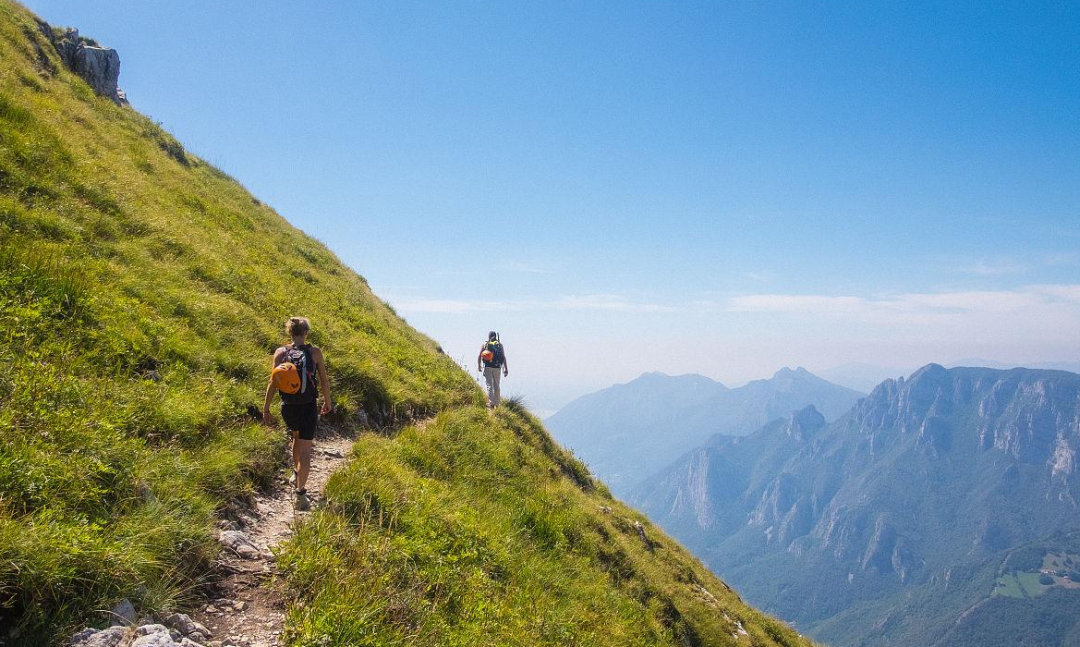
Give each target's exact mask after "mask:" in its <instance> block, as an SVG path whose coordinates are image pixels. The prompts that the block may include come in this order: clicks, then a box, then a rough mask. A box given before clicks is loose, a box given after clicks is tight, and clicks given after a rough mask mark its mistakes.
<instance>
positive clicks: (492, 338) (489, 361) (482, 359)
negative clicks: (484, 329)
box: [476, 330, 510, 409]
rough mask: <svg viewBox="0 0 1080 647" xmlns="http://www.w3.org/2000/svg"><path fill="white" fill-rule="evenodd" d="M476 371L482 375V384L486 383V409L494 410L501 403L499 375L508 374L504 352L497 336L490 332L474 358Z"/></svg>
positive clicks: (495, 333)
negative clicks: (477, 355)
mask: <svg viewBox="0 0 1080 647" xmlns="http://www.w3.org/2000/svg"><path fill="white" fill-rule="evenodd" d="M476 370H478V371H480V372H481V373H483V374H484V382H486V383H487V395H488V408H489V409H494V408H495V407H497V406H499V402H501V401H502V394H501V393H500V392H499V379H500V376H499V374H500V373H502V377H506V376H507V375H509V374H510V370H509V367H508V365H507V363H506V350H505V349H504V348H503V345H502V342H501V341H499V334H498V333H497V332H495V331H494V330H492V331H491V332H489V333H488V340H487V341H486V342H484V345H483V346H481V347H480V355H479V357H477V358H476Z"/></svg>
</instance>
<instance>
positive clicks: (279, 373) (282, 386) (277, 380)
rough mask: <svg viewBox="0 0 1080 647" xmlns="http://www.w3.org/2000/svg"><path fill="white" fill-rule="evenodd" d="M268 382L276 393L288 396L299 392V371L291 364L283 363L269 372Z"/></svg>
mask: <svg viewBox="0 0 1080 647" xmlns="http://www.w3.org/2000/svg"><path fill="white" fill-rule="evenodd" d="M270 381H271V382H273V384H274V386H275V387H276V388H277V390H278V391H281V392H282V393H288V394H290V395H292V394H296V393H299V392H300V386H301V385H300V371H298V370H297V369H296V365H295V364H293V363H292V362H283V363H281V364H278V365H277V366H275V367H274V370H273V371H271V372H270Z"/></svg>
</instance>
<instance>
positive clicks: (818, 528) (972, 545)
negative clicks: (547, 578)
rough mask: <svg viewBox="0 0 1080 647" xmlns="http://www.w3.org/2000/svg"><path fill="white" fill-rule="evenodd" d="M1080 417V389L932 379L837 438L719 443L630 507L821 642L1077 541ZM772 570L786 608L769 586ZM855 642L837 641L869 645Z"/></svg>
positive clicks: (888, 387)
mask: <svg viewBox="0 0 1080 647" xmlns="http://www.w3.org/2000/svg"><path fill="white" fill-rule="evenodd" d="M1078 411H1080V375H1076V374H1073V373H1068V372H1064V371H1053V370H1038V369H1011V370H1008V371H998V370H993V369H982V368H953V369H945V368H944V367H942V366H940V365H937V364H930V365H927V366H925V367H923V368H921V369H919V370H918V371H916V372H915V373H913V374H912V375H911V376H910V377H909V378H906V379H904V378H901V379H896V380H886V381H884V382H882V383H881V384H880V385H878V386H877V387H876V388H875V389H874V390H873V391H872V392H871V393H870V395H868V396H867V397H866V398H864V399H863V400H861V401H859V402H858V403H857V404H856V405H855V406H854V407H853V408H852V410H851V411H850V412H849V413H848V414H846V415H845V416H843V417H841V418H840V419H838V420H836V421H833V422H831V423H828V424H823V419H822V418H821V417H820V414H816V412H809V411H807V410H804V411H802V412H800V413H799V414H796V415H794V416H789V418H788V419H786V420H783V421H777V422H774V423H771V424H770V425H767V426H765V427H763V428H762V429H761V430H759V431H757V432H755V433H754V434H751V435H749V436H745V437H730V436H716V437H714V438H713V439H711V440H710V442H709V443H708V444H706V445H704V446H702V447H699V448H698V449H696V450H694V451H692V452H691V453H690V454H688V455H687V456H685V457H684V458H683V459H681V460H680V462H679V463H678V464H676V465H673V466H671V467H670V468H669V469H668V470H666V471H665V472H664V473H662V474H661V475H660V477H659V478H658V479H657V480H656V481H654V482H653V483H651V484H648V485H644V486H641V487H639V488H638V489H636V490H635V491H634V492H633V494H632V496H631V497H630V501H631V503H633V504H635V505H637V506H638V507H639V508H640V509H642V510H644V511H645V512H646V513H647V514H648V515H649V516H650V518H652V519H653V520H654V521H656V522H657V523H659V524H660V525H661V526H663V527H665V528H666V529H668V530H669V531H670V532H672V533H673V534H674V535H675V536H676V537H679V538H680V539H682V540H683V541H684V542H686V544H687V545H688V546H690V547H691V548H692V549H693V550H694V551H695V552H696V553H697V554H698V555H699V556H701V557H702V558H703V559H704V560H705V561H706V563H708V564H709V565H710V566H711V567H712V568H713V569H714V570H715V571H716V572H718V573H722V574H723V575H724V576H725V577H726V578H728V579H729V580H731V581H732V582H734V583H736V585H738V586H740V587H742V588H743V590H745V591H746V593H747V596H748V598H749V599H751V600H752V601H754V602H755V603H757V604H762V605H764V606H766V608H768V609H770V610H772V611H774V612H776V613H778V614H780V615H781V616H782V617H785V618H787V619H789V620H793V621H795V622H796V623H797V624H798V625H799V626H804V627H808V629H809V631H810V633H811V634H814V633H815V632H814V627H815V626H817V625H818V624H819V623H824V622H827V621H828V619H829V618H831V617H832V616H834V615H838V614H841V613H844V612H849V613H850V612H851V611H852V610H854V609H858V608H868V607H870V606H872V605H874V604H881V605H885V606H883V607H882V608H885V607H888V606H889V603H888V601H889V600H893V604H899V602H898V601H897V600H894V598H892V597H889V596H893V595H895V596H902V595H903V594H904V592H905V591H907V590H912V587H919V586H924V585H927V583H928V582H929V581H930V580H931V579H932V578H934V577H935V575H937V574H940V573H943V572H945V571H946V570H947V569H949V568H952V567H958V566H960V565H963V564H966V563H969V562H973V561H978V560H982V559H990V558H993V557H994V556H995V555H998V554H999V553H1000V552H1001V551H1004V550H1008V549H1010V548H1012V547H1014V546H1017V545H1019V544H1023V543H1024V542H1029V541H1034V540H1037V539H1038V538H1039V537H1040V536H1043V535H1045V534H1046V533H1048V532H1051V531H1055V530H1069V529H1071V528H1075V527H1077V526H1080V516H1078V515H1077V500H1078V497H1080V475H1078V470H1077V461H1076V456H1077V451H1078V448H1080V417H1078V416H1080V414H1078ZM815 414H816V415H815ZM800 416H801V417H802V418H803V420H799V418H800ZM807 421H809V422H810V423H811V424H810V425H809V432H807V424H806V422H807ZM777 569H778V570H780V571H781V572H784V573H785V574H786V575H787V576H788V578H789V579H788V581H787V582H785V586H784V587H783V588H784V589H785V592H784V593H783V594H781V593H780V591H779V589H778V588H777V586H776V584H775V583H774V582H771V581H768V579H767V578H764V577H762V576H761V575H760V574H761V573H763V572H770V571H773V570H777ZM822 592H827V595H826V597H824V598H823V597H821V595H822ZM991 593H992V591H989V590H988V591H986V592H985V594H986V595H990V594H991ZM807 601H813V602H815V603H816V604H810V605H808V604H806V602H807ZM995 604H1001V602H996V603H995ZM881 613H885V611H881ZM957 613H959V611H957ZM880 619H881V618H880V617H879V618H876V619H875V620H874V622H877V621H880ZM867 622H870V621H867ZM871 624H872V623H871ZM866 629H867V628H866V626H865V625H863V627H862V631H866ZM815 635H816V634H815ZM860 635H861V634H859V630H855V629H852V628H850V627H842V628H840V629H835V630H833V631H831V632H830V633H829V635H828V638H829V640H830V642H831V643H832V644H837V645H849V644H850V645H855V644H864V643H863V642H861V641H862V640H864V639H866V636H863V637H862V638H860V637H859V636H860ZM819 637H821V638H825V636H819ZM890 639H891V640H893V641H900V642H892V643H889V644H909V643H905V642H903V637H902V636H895V635H893V636H890ZM865 644H871V643H865ZM872 644H877V643H872ZM910 644H918V643H910Z"/></svg>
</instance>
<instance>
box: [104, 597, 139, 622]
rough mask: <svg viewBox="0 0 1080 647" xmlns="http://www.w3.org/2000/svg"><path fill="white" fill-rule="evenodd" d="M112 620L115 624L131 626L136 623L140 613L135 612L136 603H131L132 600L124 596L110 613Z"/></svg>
mask: <svg viewBox="0 0 1080 647" xmlns="http://www.w3.org/2000/svg"><path fill="white" fill-rule="evenodd" d="M109 617H110V622H111V623H112V624H113V625H124V626H127V627H130V626H131V625H133V624H135V621H136V620H137V619H138V617H139V614H137V613H135V605H133V604H132V603H131V600H128V599H127V598H124V599H123V600H120V602H118V603H117V605H116V606H115V607H113V608H112V611H111V612H110V614H109Z"/></svg>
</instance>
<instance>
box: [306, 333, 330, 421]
mask: <svg viewBox="0 0 1080 647" xmlns="http://www.w3.org/2000/svg"><path fill="white" fill-rule="evenodd" d="M311 351H312V352H311V355H312V357H313V358H314V359H315V370H316V371H317V372H318V373H319V390H320V391H322V394H323V405H322V414H323V415H324V416H325V415H326V414H328V413H330V412H331V411H333V410H334V400H333V398H331V397H330V377H329V376H327V374H326V362H325V361H323V354H322V350H321V349H319V348H315V347H314V346H313V347H312V348H311Z"/></svg>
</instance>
